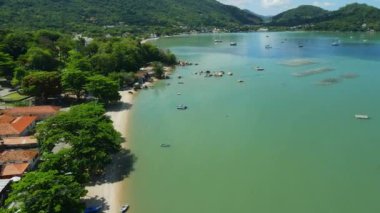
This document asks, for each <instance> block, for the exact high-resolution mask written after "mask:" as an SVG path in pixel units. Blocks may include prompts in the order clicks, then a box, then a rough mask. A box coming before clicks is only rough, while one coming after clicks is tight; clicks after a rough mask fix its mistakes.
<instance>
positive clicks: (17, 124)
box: [12, 116, 37, 133]
mask: <svg viewBox="0 0 380 213" xmlns="http://www.w3.org/2000/svg"><path fill="white" fill-rule="evenodd" d="M36 120H37V116H22V117H18V118H16V120H14V121H13V122H12V126H13V128H15V129H16V130H17V131H19V132H20V133H22V132H24V130H25V129H26V128H28V127H29V126H30V125H32V124H33V123H34V122H35V121H36Z"/></svg>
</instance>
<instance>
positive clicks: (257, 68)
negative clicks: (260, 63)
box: [256, 67, 264, 71]
mask: <svg viewBox="0 0 380 213" xmlns="http://www.w3.org/2000/svg"><path fill="white" fill-rule="evenodd" d="M256 71H264V68H262V67H256Z"/></svg>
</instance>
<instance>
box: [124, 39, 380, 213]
mask: <svg viewBox="0 0 380 213" xmlns="http://www.w3.org/2000/svg"><path fill="white" fill-rule="evenodd" d="M266 35H269V37H266ZM214 39H221V40H223V41H224V43H222V44H217V45H215V44H214V42H213V41H214ZM336 39H339V40H340V41H341V45H340V46H339V47H332V46H331V42H333V41H334V40H336ZM230 41H234V42H235V41H236V42H237V43H238V46H237V47H230V46H229V42H230ZM281 41H284V42H283V43H281ZM379 41H380V37H379V36H378V35H377V34H332V33H330V34H322V33H267V34H265V33H250V34H222V35H197V36H190V37H176V38H165V39H161V40H158V41H156V44H157V45H159V46H160V47H163V48H170V49H171V50H172V51H173V52H175V53H176V54H177V55H178V56H179V58H180V59H184V60H188V61H191V62H197V63H199V66H190V67H184V68H178V69H177V70H176V72H175V73H174V74H173V78H172V79H171V80H167V81H162V82H159V83H158V84H157V85H156V86H155V87H154V89H151V90H145V91H142V92H141V93H140V94H139V95H138V97H137V98H136V101H135V103H134V105H133V107H132V116H131V122H132V126H131V128H130V135H129V141H130V144H129V145H130V147H131V150H132V152H133V153H134V154H135V155H136V156H137V158H138V159H137V161H136V163H135V165H134V167H135V171H134V172H132V174H131V176H130V177H129V178H128V180H127V187H126V190H127V194H128V196H127V198H126V202H128V203H130V205H131V209H130V212H132V213H153V212H155V213H192V212H201V213H224V212H226V213H227V212H228V213H230V212H239V213H245V212H246V213H252V212H257V213H330V212H331V213H358V212H365V213H372V212H373V213H375V212H376V213H378V212H380V95H379V93H380V70H379V68H380V61H379V59H380V42H379ZM299 42H302V43H303V44H304V48H298V43H299ZM266 44H270V45H271V46H272V47H273V48H272V49H270V50H267V49H265V48H264V47H265V45H266ZM292 59H307V60H310V61H313V62H315V63H314V64H309V65H303V66H286V65H283V64H281V63H283V62H284V61H288V60H292ZM256 66H261V67H263V68H265V71H264V72H257V71H255V69H254V67H256ZM322 67H328V68H332V69H334V70H333V71H331V72H326V73H319V74H315V75H312V76H307V77H295V76H293V75H292V73H294V72H303V71H307V70H313V69H318V68H322ZM207 69H208V70H212V71H214V70H224V71H231V72H233V73H234V76H225V77H223V78H204V77H203V76H199V75H195V74H194V73H195V72H198V71H200V70H207ZM345 73H356V74H357V75H358V76H357V78H354V79H343V78H341V77H340V76H341V75H343V74H345ZM178 75H182V76H183V77H184V78H183V79H182V80H181V81H183V82H184V84H178V83H177V82H178V81H179V80H178V79H177V78H176V76H178ZM326 78H338V79H339V82H338V83H336V84H332V85H327V86H326V85H325V86H321V85H319V82H320V81H321V80H323V79H326ZM239 79H242V80H244V81H245V82H244V83H238V82H237V80H239ZM168 84H170V85H168ZM177 92H180V93H181V94H182V95H180V96H178V95H177ZM178 104H186V105H187V106H189V109H188V110H187V111H178V110H176V105H178ZM358 113H364V114H368V115H369V116H371V118H372V119H370V120H367V121H360V120H355V119H354V115H355V114H358ZM161 143H165V144H170V145H171V147H170V148H161V147H160V144H161Z"/></svg>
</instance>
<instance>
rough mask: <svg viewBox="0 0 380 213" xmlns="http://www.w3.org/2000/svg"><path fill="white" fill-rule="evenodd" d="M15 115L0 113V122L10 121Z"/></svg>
mask: <svg viewBox="0 0 380 213" xmlns="http://www.w3.org/2000/svg"><path fill="white" fill-rule="evenodd" d="M14 119H15V117H13V116H10V115H0V123H11V122H12V121H13V120H14Z"/></svg>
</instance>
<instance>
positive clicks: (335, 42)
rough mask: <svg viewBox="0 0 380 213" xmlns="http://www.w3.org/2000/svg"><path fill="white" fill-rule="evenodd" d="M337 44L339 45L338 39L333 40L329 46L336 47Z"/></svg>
mask: <svg viewBox="0 0 380 213" xmlns="http://www.w3.org/2000/svg"><path fill="white" fill-rule="evenodd" d="M339 45H340V43H339V41H334V42H333V43H331V46H334V47H337V46H339Z"/></svg>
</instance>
